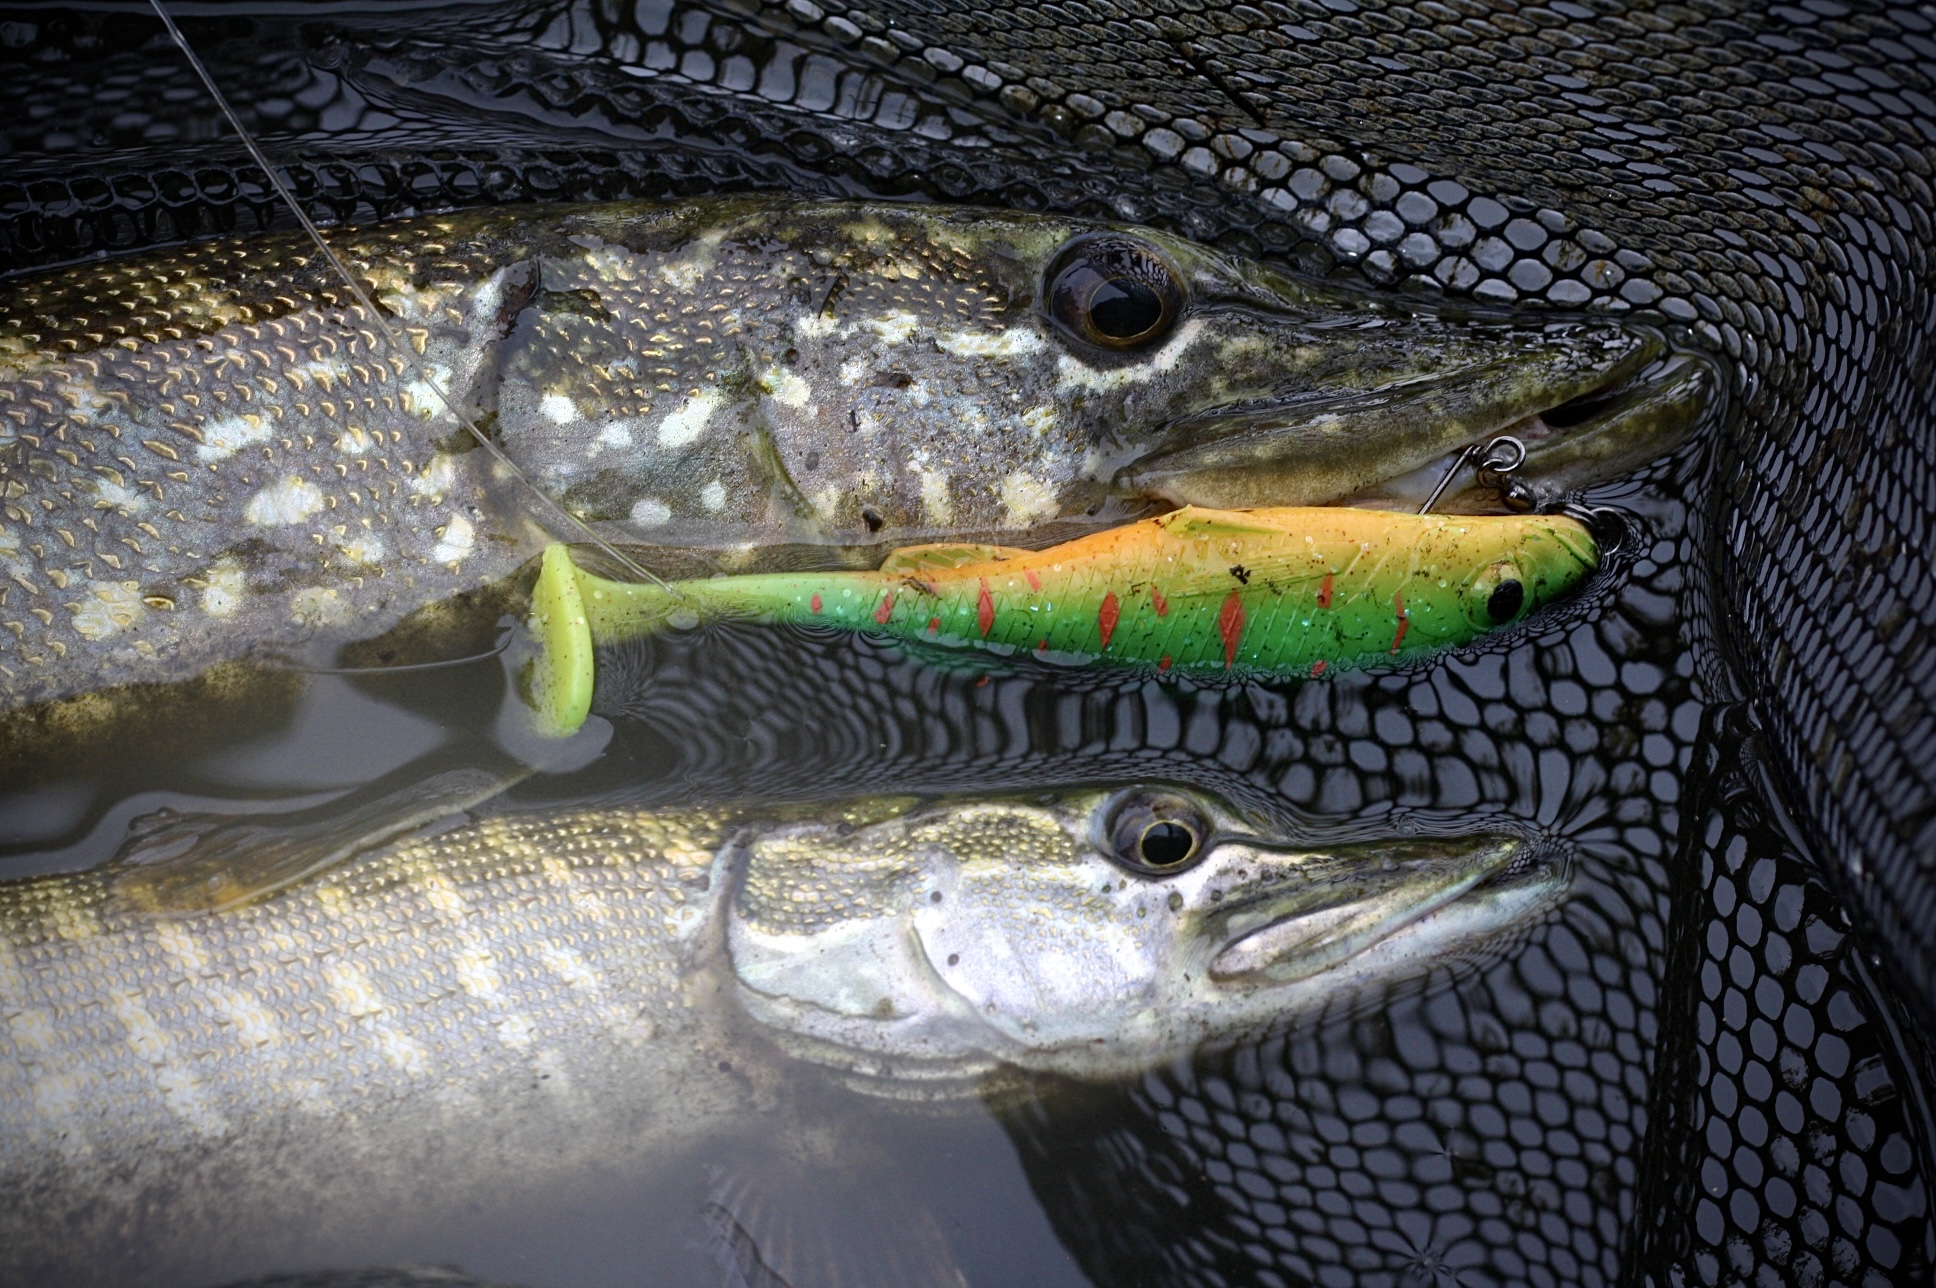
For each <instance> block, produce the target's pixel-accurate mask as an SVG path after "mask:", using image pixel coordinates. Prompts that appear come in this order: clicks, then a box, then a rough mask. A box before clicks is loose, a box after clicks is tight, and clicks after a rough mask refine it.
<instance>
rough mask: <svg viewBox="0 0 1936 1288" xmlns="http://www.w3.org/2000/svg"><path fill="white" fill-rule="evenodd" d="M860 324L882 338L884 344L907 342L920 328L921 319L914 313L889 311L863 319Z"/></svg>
mask: <svg viewBox="0 0 1936 1288" xmlns="http://www.w3.org/2000/svg"><path fill="white" fill-rule="evenodd" d="M860 325H861V326H862V327H863V328H865V329H866V330H869V331H872V332H873V333H874V334H875V335H877V336H879V337H880V338H881V343H883V344H906V343H907V342H908V341H909V340H910V339H912V338H913V337H914V333H915V332H916V331H917V330H919V329H920V326H921V319H920V318H918V317H916V316H915V315H914V314H912V313H908V312H905V311H903V312H898V313H888V314H885V315H883V316H881V317H877V318H866V319H863V320H862V321H861V323H860Z"/></svg>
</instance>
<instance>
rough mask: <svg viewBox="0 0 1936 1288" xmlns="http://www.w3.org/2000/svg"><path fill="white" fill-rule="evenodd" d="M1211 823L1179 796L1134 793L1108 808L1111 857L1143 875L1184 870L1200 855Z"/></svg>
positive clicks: (1108, 843) (1168, 874) (1107, 840)
mask: <svg viewBox="0 0 1936 1288" xmlns="http://www.w3.org/2000/svg"><path fill="white" fill-rule="evenodd" d="M1209 835H1210V827H1209V824H1208V822H1207V821H1206V820H1205V819H1204V817H1203V813H1202V811H1201V810H1199V809H1197V807H1196V806H1195V805H1192V804H1191V803H1190V802H1189V801H1187V800H1184V799H1183V798H1182V797H1180V796H1170V795H1151V794H1146V793H1132V794H1129V795H1126V796H1123V797H1121V798H1120V799H1119V800H1118V801H1117V802H1116V804H1115V806H1114V808H1113V809H1112V811H1111V812H1110V814H1109V819H1108V824H1107V831H1106V835H1105V838H1104V844H1105V846H1106V847H1107V849H1108V853H1109V857H1110V858H1111V859H1114V860H1115V861H1116V862H1117V863H1118V864H1120V865H1121V866H1122V867H1125V868H1128V869H1129V870H1130V871H1131V872H1135V873H1137V874H1139V875H1142V876H1149V877H1166V876H1171V875H1174V874H1175V873H1178V872H1184V871H1187V870H1189V869H1190V868H1191V867H1193V866H1195V864H1196V862H1197V861H1198V860H1199V859H1201V858H1202V857H1203V852H1204V842H1205V841H1206V840H1207V839H1208V837H1209Z"/></svg>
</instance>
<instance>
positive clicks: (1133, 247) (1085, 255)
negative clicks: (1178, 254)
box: [1046, 234, 1183, 350]
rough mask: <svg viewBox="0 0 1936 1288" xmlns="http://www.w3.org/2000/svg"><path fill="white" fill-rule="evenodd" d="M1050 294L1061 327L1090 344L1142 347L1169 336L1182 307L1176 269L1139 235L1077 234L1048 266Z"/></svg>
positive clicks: (1113, 347) (1047, 291)
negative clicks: (1136, 238) (1138, 238)
mask: <svg viewBox="0 0 1936 1288" xmlns="http://www.w3.org/2000/svg"><path fill="white" fill-rule="evenodd" d="M1046 295H1047V298H1048V301H1049V313H1050V315H1051V316H1052V317H1054V319H1055V322H1056V325H1057V326H1059V327H1061V328H1062V330H1063V331H1064V332H1065V333H1067V334H1068V335H1070V336H1072V337H1074V338H1075V339H1077V340H1080V341H1082V342H1083V343H1085V344H1091V345H1095V346H1097V347H1098V348H1103V349H1117V350H1131V349H1141V348H1144V347H1146V346H1148V345H1151V344H1154V343H1156V342H1157V341H1158V340H1161V339H1162V338H1163V337H1164V336H1166V335H1168V334H1169V332H1170V329H1171V328H1172V327H1174V326H1175V325H1176V319H1177V316H1178V315H1179V314H1180V313H1182V311H1183V287H1182V284H1181V283H1180V282H1179V281H1178V280H1177V275H1176V272H1175V271H1174V270H1173V269H1171V267H1170V266H1169V264H1168V263H1167V262H1166V261H1165V260H1164V259H1163V257H1162V256H1160V255H1158V254H1157V253H1156V251H1155V250H1154V249H1152V248H1151V247H1149V246H1147V245H1145V244H1144V243H1142V242H1139V241H1136V240H1135V239H1134V238H1130V237H1121V236H1115V235H1111V234H1102V235H1098V236H1092V237H1078V238H1076V239H1075V240H1074V241H1072V242H1070V243H1069V244H1068V245H1067V246H1065V247H1063V248H1062V251H1061V252H1060V253H1059V254H1058V255H1057V256H1056V257H1055V259H1054V261H1053V262H1051V263H1050V265H1049V272H1048V278H1047V289H1046Z"/></svg>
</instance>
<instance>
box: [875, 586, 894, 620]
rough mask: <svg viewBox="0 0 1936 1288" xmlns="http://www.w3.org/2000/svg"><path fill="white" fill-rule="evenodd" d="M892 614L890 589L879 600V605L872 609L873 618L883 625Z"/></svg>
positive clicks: (891, 593) (892, 606)
mask: <svg viewBox="0 0 1936 1288" xmlns="http://www.w3.org/2000/svg"><path fill="white" fill-rule="evenodd" d="M892 616H894V592H893V591H891V590H890V591H888V592H887V595H886V596H885V597H884V598H883V599H882V600H881V606H880V607H879V608H877V609H875V610H874V620H875V621H876V622H879V623H880V624H881V625H882V626H885V625H887V619H888V618H890V617H892Z"/></svg>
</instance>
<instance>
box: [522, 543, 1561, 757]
mask: <svg viewBox="0 0 1936 1288" xmlns="http://www.w3.org/2000/svg"><path fill="white" fill-rule="evenodd" d="M1598 561H1599V549H1598V547H1597V546H1596V544H1595V542H1594V540H1593V536H1592V534H1591V533H1589V532H1588V531H1587V529H1586V528H1585V527H1584V526H1583V525H1581V524H1580V523H1578V522H1576V521H1574V520H1572V519H1569V518H1566V517H1564V516H1561V515H1524V516H1521V515H1513V516H1497V517H1492V516H1487V517H1481V516H1473V515H1438V514H1431V515H1413V514H1398V513H1393V512H1391V511H1385V510H1352V509H1339V508H1333V507H1295V508H1284V509H1268V510H1202V509H1197V508H1194V507H1185V508H1183V509H1181V510H1177V511H1174V512H1172V513H1170V514H1165V515H1162V516H1161V517H1158V518H1154V519H1145V520H1142V521H1141V522H1137V523H1131V524H1127V525H1125V526H1123V527H1120V528H1114V529H1111V530H1109V531H1107V532H1099V533H1095V534H1092V535H1090V536H1085V537H1083V538H1081V539H1079V540H1076V541H1071V542H1068V543H1067V544H1064V545H1059V546H1052V547H1050V548H1049V549H1047V550H1014V549H1008V548H1005V547H1001V546H959V545H950V546H913V547H909V548H907V549H904V550H898V551H896V552H894V553H893V554H892V555H889V556H888V558H887V560H886V561H885V562H884V563H883V564H882V565H881V567H880V568H879V569H878V570H877V571H874V572H838V571H835V572H810V573H770V574H757V575H749V576H737V577H716V578H712V579H710V580H702V581H684V582H679V583H676V584H675V585H674V586H672V587H671V588H670V589H667V588H664V587H660V586H653V585H642V584H628V583H622V582H614V581H607V580H606V579H604V578H602V577H596V576H593V575H592V574H590V573H587V572H584V571H583V570H581V569H579V568H577V567H576V566H575V565H573V564H572V562H571V557H570V554H569V553H568V551H567V550H566V548H565V547H563V546H554V547H552V548H551V549H550V550H549V551H547V552H546V554H545V560H544V570H543V573H542V575H541V576H540V579H539V584H538V587H537V589H536V591H535V594H534V614H535V616H534V620H535V623H536V625H537V627H538V630H539V633H540V635H541V637H542V638H543V639H544V641H545V646H546V654H547V659H546V664H545V667H544V669H543V673H542V683H541V684H540V686H539V687H540V703H541V706H543V707H544V708H545V709H546V710H547V712H548V714H549V715H550V717H551V719H552V721H553V722H554V723H555V724H556V725H557V726H558V727H559V728H561V729H563V730H566V731H570V730H572V729H575V728H577V726H578V724H579V723H580V722H581V721H582V720H583V719H584V716H585V713H586V711H587V710H589V707H590V703H591V688H592V676H593V667H592V657H591V650H592V646H593V644H594V643H597V644H611V643H618V642H621V641H624V640H627V639H632V638H636V637H638V636H641V635H645V634H649V633H652V632H655V631H658V630H662V629H665V628H667V627H680V626H689V625H695V624H697V623H698V622H700V621H701V620H717V619H728V618H730V619H738V620H747V621H759V622H795V623H803V624H809V623H810V624H814V625H824V626H834V627H844V628H846V629H849V630H855V631H866V632H869V633H872V634H879V635H886V636H891V637H893V638H896V639H903V640H909V641H917V642H921V643H925V644H933V645H938V646H942V647H948V648H978V649H989V650H993V651H997V652H1005V653H1034V654H1037V655H1039V656H1042V657H1045V658H1048V659H1051V660H1054V661H1059V662H1068V663H1091V662H1099V663H1115V664H1128V665H1137V666H1147V667H1150V668H1152V669H1153V670H1155V671H1157V672H1159V673H1165V674H1175V673H1179V672H1181V673H1187V674H1204V673H1224V672H1229V673H1232V674H1238V675H1261V676H1270V677H1290V676H1321V675H1325V674H1327V673H1329V672H1332V671H1338V670H1348V669H1353V668H1359V667H1368V666H1389V665H1395V664H1400V663H1404V662H1408V661H1411V660H1413V659H1415V658H1418V657H1421V656H1423V655H1425V654H1427V653H1431V652H1434V651H1436V650H1439V649H1443V648H1449V647H1457V646H1459V645H1461V644H1465V643H1468V642H1470V641H1472V640H1473V639H1475V638H1477V637H1479V636H1481V635H1483V634H1485V633H1486V632H1488V631H1493V630H1497V629H1498V628H1500V627H1502V626H1508V625H1510V624H1512V623H1514V622H1517V621H1520V620H1522V619H1523V618H1525V617H1526V615H1527V614H1529V613H1531V612H1533V611H1534V610H1535V609H1537V608H1538V607H1540V606H1541V605H1542V604H1545V603H1548V602H1550V601H1551V600H1553V599H1555V598H1557V597H1559V596H1561V595H1564V594H1566V593H1568V592H1569V591H1571V590H1573V589H1574V588H1575V587H1576V586H1578V585H1579V584H1580V582H1581V581H1582V580H1584V579H1585V577H1586V575H1587V574H1588V573H1589V572H1591V571H1592V570H1593V568H1594V567H1595V566H1596V564H1597V563H1598Z"/></svg>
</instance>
